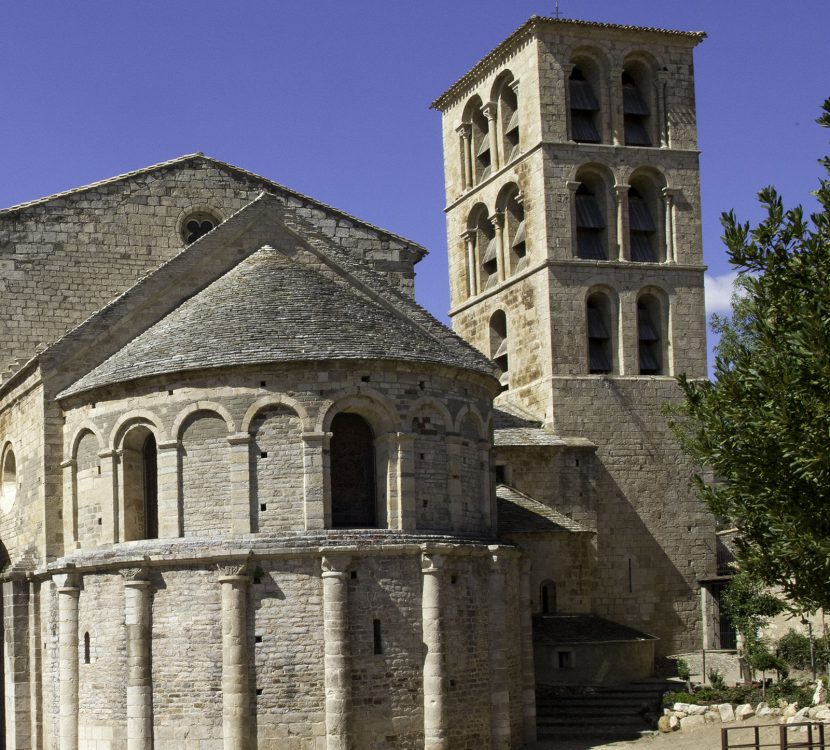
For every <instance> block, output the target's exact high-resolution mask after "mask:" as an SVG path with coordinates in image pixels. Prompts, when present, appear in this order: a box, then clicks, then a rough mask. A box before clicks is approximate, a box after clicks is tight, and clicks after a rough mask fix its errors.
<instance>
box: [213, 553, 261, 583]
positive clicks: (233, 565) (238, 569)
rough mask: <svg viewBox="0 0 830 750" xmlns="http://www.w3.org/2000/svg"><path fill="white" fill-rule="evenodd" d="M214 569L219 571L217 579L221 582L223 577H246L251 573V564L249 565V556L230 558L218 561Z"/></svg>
mask: <svg viewBox="0 0 830 750" xmlns="http://www.w3.org/2000/svg"><path fill="white" fill-rule="evenodd" d="M216 570H217V572H218V573H219V581H220V582H221V581H222V580H223V579H225V578H228V579H236V578H248V577H249V576H250V575H251V571H252V570H253V566H252V565H251V561H250V558H247V559H245V560H232V561H228V562H222V563H219V564H218V565H217V566H216Z"/></svg>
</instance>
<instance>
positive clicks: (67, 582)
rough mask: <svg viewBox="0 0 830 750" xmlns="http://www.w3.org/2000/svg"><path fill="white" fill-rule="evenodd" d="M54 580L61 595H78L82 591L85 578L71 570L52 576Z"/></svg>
mask: <svg viewBox="0 0 830 750" xmlns="http://www.w3.org/2000/svg"><path fill="white" fill-rule="evenodd" d="M52 580H53V581H54V582H55V586H57V589H58V593H59V594H77V593H78V592H79V591H80V590H81V583H82V582H83V577H82V576H80V575H79V574H78V573H75V572H74V571H71V570H70V571H68V572H66V573H59V574H58V575H55V576H52Z"/></svg>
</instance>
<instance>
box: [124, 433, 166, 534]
mask: <svg viewBox="0 0 830 750" xmlns="http://www.w3.org/2000/svg"><path fill="white" fill-rule="evenodd" d="M122 466H123V477H124V492H123V495H124V541H125V542H130V541H135V540H137V539H158V535H159V518H158V448H157V445H156V438H155V435H153V433H152V431H151V430H150V429H149V428H148V427H146V426H145V425H139V426H138V427H133V428H132V429H131V430H130V431H129V432H128V433H127V434H126V436H125V437H124V444H123V452H122Z"/></svg>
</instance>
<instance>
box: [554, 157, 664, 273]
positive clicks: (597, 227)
mask: <svg viewBox="0 0 830 750" xmlns="http://www.w3.org/2000/svg"><path fill="white" fill-rule="evenodd" d="M612 179H613V178H612V177H611V174H610V172H608V170H606V169H605V168H602V167H600V166H589V167H586V168H583V169H581V170H580V172H579V173H578V175H577V180H576V182H573V183H569V187H570V188H571V190H572V192H573V196H572V200H573V211H572V220H573V227H574V231H573V234H574V255H575V256H576V257H577V258H582V259H583V260H623V259H627V260H630V261H632V262H635V263H661V262H663V261H665V260H667V259H669V258H670V257H671V256H672V253H673V250H671V252H670V250H669V248H667V247H666V241H667V237H668V234H669V233H668V232H667V231H666V229H665V226H666V222H668V221H670V218H669V217H670V212H671V204H670V200H671V199H670V198H668V197H664V194H665V193H666V190H664V187H663V186H664V180H663V178H662V175H659V174H656V173H655V174H652V173H651V172H648V171H644V170H638V171H637V172H635V173H634V176H632V177H631V180H630V185H628V186H627V187H622V188H621V187H620V186H615V187H614V189H615V194H612V192H611V180H612ZM621 229H622V231H623V232H624V234H623V235H622V236H620V230H621Z"/></svg>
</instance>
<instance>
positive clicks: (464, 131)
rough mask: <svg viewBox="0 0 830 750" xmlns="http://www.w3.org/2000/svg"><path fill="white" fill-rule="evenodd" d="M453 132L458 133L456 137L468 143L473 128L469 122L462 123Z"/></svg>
mask: <svg viewBox="0 0 830 750" xmlns="http://www.w3.org/2000/svg"><path fill="white" fill-rule="evenodd" d="M455 132H456V133H458V135H460V136H461V137H462V138H463V139H464V140H465V141H468V140H470V137H471V136H472V134H473V126H472V125H471V124H470V123H469V122H462V123H461V124H460V125H459V126H458V127H457V128H456V129H455Z"/></svg>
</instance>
